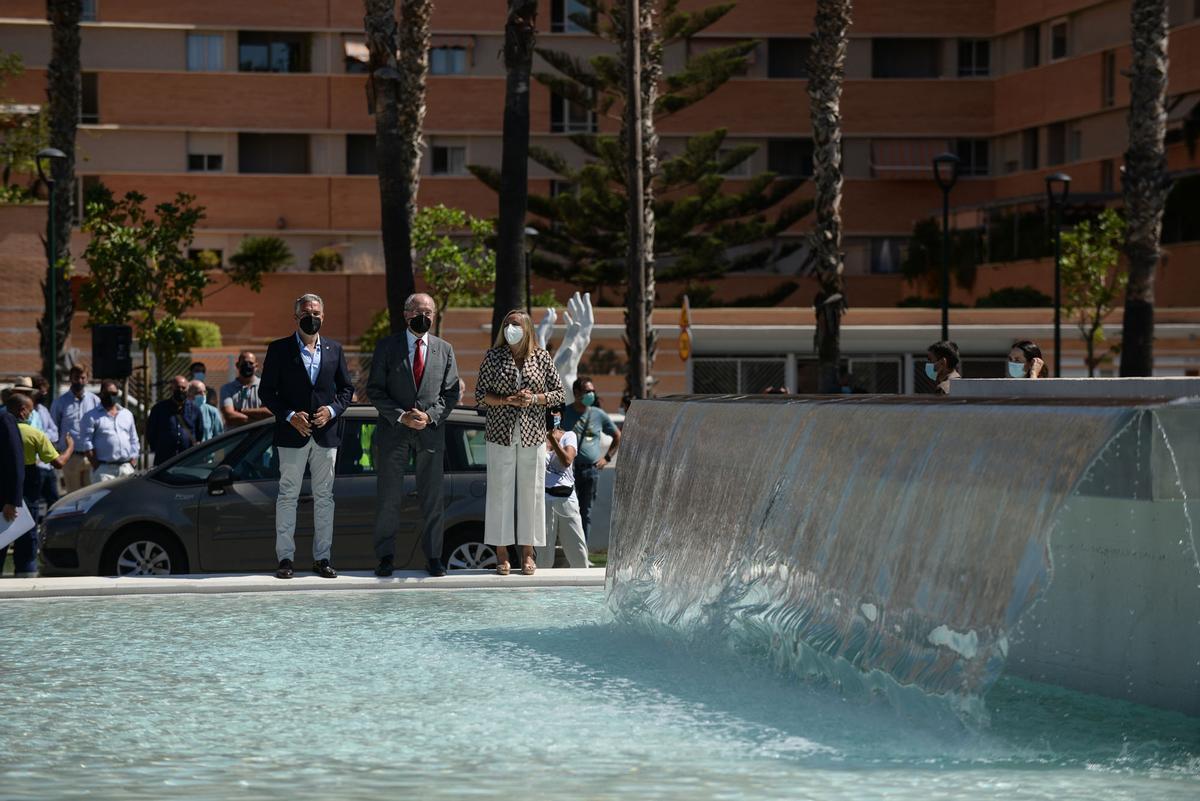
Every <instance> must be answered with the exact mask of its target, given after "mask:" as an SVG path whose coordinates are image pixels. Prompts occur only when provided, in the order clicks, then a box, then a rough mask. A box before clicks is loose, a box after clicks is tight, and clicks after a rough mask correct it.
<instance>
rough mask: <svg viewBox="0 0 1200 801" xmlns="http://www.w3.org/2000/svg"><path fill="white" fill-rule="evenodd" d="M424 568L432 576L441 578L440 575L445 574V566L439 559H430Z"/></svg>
mask: <svg viewBox="0 0 1200 801" xmlns="http://www.w3.org/2000/svg"><path fill="white" fill-rule="evenodd" d="M425 569H426V570H427V571H429V575H431V576H433V577H434V578H441V577H442V576H444V575H446V566H445V565H443V564H442V560H441V559H430V560H429V564H428V565H426V566H425Z"/></svg>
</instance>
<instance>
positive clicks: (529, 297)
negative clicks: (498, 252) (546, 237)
mask: <svg viewBox="0 0 1200 801" xmlns="http://www.w3.org/2000/svg"><path fill="white" fill-rule="evenodd" d="M537 235H538V232H537V229H536V228H531V227H529V226H525V313H526V314H528V315H530V317H532V316H533V291H532V284H531V280H532V279H531V278H530V273H531V272H532V265H533V251H535V250H537Z"/></svg>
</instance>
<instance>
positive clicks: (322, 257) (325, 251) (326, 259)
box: [308, 248, 345, 273]
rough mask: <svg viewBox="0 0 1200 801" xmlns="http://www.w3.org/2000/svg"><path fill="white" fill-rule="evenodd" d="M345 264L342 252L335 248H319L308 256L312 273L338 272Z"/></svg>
mask: <svg viewBox="0 0 1200 801" xmlns="http://www.w3.org/2000/svg"><path fill="white" fill-rule="evenodd" d="M344 265H345V262H344V261H343V259H342V254H341V253H340V252H339V251H337V250H335V249H334V248H318V249H317V250H314V251H313V254H312V256H310V257H309V258H308V271H309V272H312V273H336V272H337V271H339V270H341V269H342V267H343V266H344Z"/></svg>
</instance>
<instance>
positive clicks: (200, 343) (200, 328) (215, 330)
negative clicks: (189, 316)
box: [179, 320, 221, 348]
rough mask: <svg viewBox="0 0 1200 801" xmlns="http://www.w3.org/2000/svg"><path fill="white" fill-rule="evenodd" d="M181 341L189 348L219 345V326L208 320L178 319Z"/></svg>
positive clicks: (215, 346) (217, 346) (216, 346)
mask: <svg viewBox="0 0 1200 801" xmlns="http://www.w3.org/2000/svg"><path fill="white" fill-rule="evenodd" d="M179 327H180V328H182V329H183V341H184V342H185V343H187V347H189V348H219V347H221V327H220V326H218V325H217V324H216V323H212V322H209V321H208V320H180V321H179Z"/></svg>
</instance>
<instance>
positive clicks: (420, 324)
mask: <svg viewBox="0 0 1200 801" xmlns="http://www.w3.org/2000/svg"><path fill="white" fill-rule="evenodd" d="M431 325H433V323H432V322H431V321H430V319H429V315H428V314H418V315H417V316H416V317H414V318H412V319H411V320H409V321H408V327H409V328H411V329H412V332H413V333H414V334H416V335H417V336H421V335H422V334H424V333H425V332H426V331H428V330H429V327H430V326H431Z"/></svg>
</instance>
